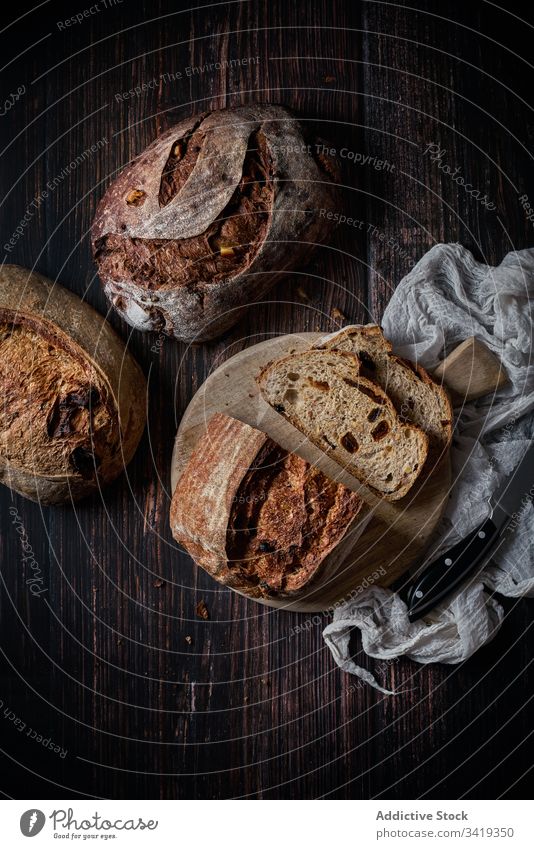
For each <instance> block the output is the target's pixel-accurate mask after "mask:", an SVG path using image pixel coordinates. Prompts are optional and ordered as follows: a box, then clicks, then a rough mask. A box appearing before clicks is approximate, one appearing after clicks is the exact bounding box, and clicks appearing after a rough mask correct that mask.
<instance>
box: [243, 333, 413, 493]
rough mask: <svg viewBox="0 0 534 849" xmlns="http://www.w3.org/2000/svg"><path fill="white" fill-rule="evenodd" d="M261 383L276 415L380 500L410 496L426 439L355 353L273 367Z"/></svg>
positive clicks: (303, 356) (313, 353)
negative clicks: (366, 373)
mask: <svg viewBox="0 0 534 849" xmlns="http://www.w3.org/2000/svg"><path fill="white" fill-rule="evenodd" d="M257 380H258V383H259V386H260V389H261V392H262V394H263V397H264V398H265V399H266V400H267V401H268V403H269V404H270V405H271V406H272V407H273V408H274V409H275V410H276V411H277V412H279V413H281V414H282V415H283V416H284V417H285V418H286V419H287V420H288V421H289V422H291V424H292V425H294V427H296V428H298V430H300V431H302V433H304V434H305V435H306V436H307V437H308V439H310V440H311V442H313V443H314V444H315V445H317V446H318V447H319V448H321V449H322V450H323V451H327V452H328V453H329V454H330V455H331V456H332V457H333V458H334V459H335V460H337V462H338V463H339V464H340V465H342V466H343V467H344V468H345V469H346V470H347V471H348V472H349V473H350V474H352V475H354V477H355V478H357V479H358V480H359V481H361V482H362V483H364V484H366V486H368V487H369V488H370V489H372V490H373V491H374V492H376V493H377V494H378V495H380V496H383V497H384V498H385V499H386V500H388V501H396V500H397V499H399V498H402V497H403V496H404V495H406V493H407V492H408V491H409V490H410V489H411V487H412V486H413V484H414V482H415V480H416V479H417V477H418V475H419V474H420V472H421V469H422V468H423V465H424V463H425V460H426V456H427V451H428V438H427V436H426V434H425V433H423V431H422V430H421V429H420V428H418V427H415V426H414V425H412V424H405V423H403V422H402V420H401V418H400V417H399V415H398V414H397V411H396V410H395V407H394V406H393V404H392V403H391V401H390V400H389V398H388V396H387V395H386V393H385V392H384V391H383V390H382V389H381V388H380V387H379V386H378V385H377V384H376V383H374V382H372V381H370V380H368V379H367V378H366V377H364V376H363V375H362V374H361V372H360V361H359V359H358V357H357V356H356V355H355V354H352V353H349V352H347V351H336V350H332V351H330V350H324V351H323V350H313V349H311V350H309V351H302V352H300V353H296V354H291V355H290V356H287V357H284V358H283V359H281V360H277V361H276V362H273V363H270V364H269V365H267V366H266V367H265V368H264V369H263V370H262V371H261V373H260V374H259V376H258V378H257Z"/></svg>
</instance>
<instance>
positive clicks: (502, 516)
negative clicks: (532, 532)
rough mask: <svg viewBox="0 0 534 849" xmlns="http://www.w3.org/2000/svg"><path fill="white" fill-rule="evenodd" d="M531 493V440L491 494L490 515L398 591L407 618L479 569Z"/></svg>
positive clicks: (533, 452) (533, 466)
mask: <svg viewBox="0 0 534 849" xmlns="http://www.w3.org/2000/svg"><path fill="white" fill-rule="evenodd" d="M533 495H534V443H531V444H530V447H529V448H528V449H527V451H526V453H525V455H524V456H523V458H522V460H521V461H520V463H519V465H518V466H516V468H515V469H514V471H513V472H512V474H511V475H510V476H509V477H507V478H506V480H505V481H504V483H503V484H502V485H501V486H500V487H499V488H498V489H497V490H496V491H495V492H494V494H493V495H492V497H491V498H490V506H491V513H490V516H489V517H488V518H487V519H486V520H485V521H484V522H482V524H481V525H479V526H478V528H475V530H474V531H472V532H471V533H470V534H468V536H466V537H465V539H463V540H461V542H459V543H457V544H456V545H455V546H453V547H452V548H450V549H449V550H448V551H446V552H445V553H444V554H442V555H441V556H440V557H438V558H437V560H434V561H433V562H432V563H431V564H430V565H429V566H428V567H427V568H426V569H425V570H424V571H423V572H422V573H421V574H420V575H419V576H418V577H416V578H415V579H414V580H413V581H412V582H411V583H410V584H409V585H408V587H407V588H406V589H405V590H404V591H402V592H401V596H402V597H403V598H404V600H405V602H406V604H407V606H408V617H409V619H410V622H415V621H416V620H417V619H420V618H421V616H424V615H425V613H428V612H429V611H430V610H432V609H433V608H434V607H435V606H436V605H437V604H438V602H440V601H442V599H444V598H445V597H446V596H448V595H449V594H450V593H451V592H452V591H453V590H454V589H456V587H457V586H458V585H459V584H461V583H462V581H464V580H465V578H467V577H468V575H470V574H471V573H472V572H474V571H475V570H476V569H481V568H482V566H484V565H485V564H486V563H487V561H488V560H489V559H490V557H491V556H492V555H493V554H494V553H495V551H496V550H497V549H498V548H499V547H500V546H501V545H502V544H503V542H504V541H505V539H506V536H505V535H504V532H505V530H506V528H507V527H508V526H509V525H510V523H511V522H512V520H513V519H517V517H518V515H519V512H520V511H521V509H522V508H523V507H524V506H525V505H526V504H527V503H528V501H529V499H530V498H532V496H533Z"/></svg>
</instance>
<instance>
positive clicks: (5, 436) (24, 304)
mask: <svg viewBox="0 0 534 849" xmlns="http://www.w3.org/2000/svg"><path fill="white" fill-rule="evenodd" d="M0 323H1V326H2V338H1V343H0V344H1V345H2V360H3V361H2V363H1V364H0V369H1V372H2V382H3V396H4V397H3V410H2V416H1V423H2V445H3V448H2V449H0V480H1V481H2V483H5V484H7V485H8V486H10V487H11V488H12V489H14V490H15V491H16V492H19V493H20V494H21V495H24V496H25V497H27V498H30V499H32V500H34V501H39V502H41V503H43V504H58V503H63V502H68V501H71V500H78V499H79V498H83V497H84V496H86V495H88V494H90V493H91V492H94V491H95V490H96V489H98V487H99V486H100V485H102V484H107V483H109V482H110V481H112V480H113V479H114V478H116V477H117V476H118V475H119V474H120V472H121V471H122V470H123V468H124V467H125V465H126V464H127V463H129V461H130V460H131V458H132V456H133V454H134V452H135V449H136V447H137V444H138V442H139V440H140V438H141V435H142V432H143V430H144V426H145V420H146V414H145V403H146V401H145V394H146V383H145V379H144V375H143V373H142V371H141V369H140V368H139V366H138V365H137V363H136V362H135V360H134V359H133V357H132V356H131V355H130V354H129V353H128V351H127V350H126V349H125V347H124V344H123V342H122V341H121V339H120V338H119V337H118V336H117V335H116V334H115V332H114V331H113V329H112V328H111V326H110V325H109V324H108V323H107V322H106V320H105V319H104V318H103V317H102V316H101V315H99V313H97V312H96V311H95V310H93V309H92V308H91V307H90V306H89V305H88V304H86V303H84V302H83V301H81V300H80V298H78V297H77V296H76V295H74V294H73V293H72V292H69V291H68V290H67V289H64V288H63V287H62V286H60V285H59V284H57V283H53V282H52V281H51V280H48V279H47V278H46V277H43V276H42V275H41V274H38V273H37V272H32V271H29V270H27V269H24V268H21V267H19V266H14V265H5V266H3V268H1V269H0Z"/></svg>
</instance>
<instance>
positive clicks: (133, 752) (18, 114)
mask: <svg viewBox="0 0 534 849" xmlns="http://www.w3.org/2000/svg"><path fill="white" fill-rule="evenodd" d="M194 2H195V0H193V3H194ZM97 5H98V8H97V11H96V12H94V13H92V14H88V16H87V17H86V18H84V19H83V20H82V22H80V23H74V24H72V25H71V26H70V27H66V26H65V25H64V23H63V22H64V21H65V19H66V18H68V17H70V16H72V15H73V14H75V13H76V12H77V11H80V10H82V11H83V3H79V4H72V3H69V4H66V3H65V4H61V3H54V2H47V3H44V4H42V5H41V7H40V8H39V9H38V10H37V11H35V12H33V13H30V14H28V15H26V16H25V17H23V18H22V19H20V20H18V22H16V23H14V24H13V25H12V26H11V27H10V28H8V29H5V30H4V31H3V35H2V38H3V39H4V43H3V50H2V58H3V64H4V63H5V62H9V65H8V67H7V68H6V70H5V71H4V74H3V78H4V92H5V95H3V96H2V99H3V98H4V96H5V97H8V95H9V94H10V93H14V92H16V91H17V89H19V87H22V86H24V87H25V91H24V92H23V93H22V94H20V96H19V98H18V100H17V101H16V103H15V104H14V105H13V107H12V108H11V109H10V110H9V111H8V112H6V114H4V115H3V116H2V117H1V118H0V131H1V132H2V149H3V151H4V152H3V156H2V168H1V192H0V196H1V199H2V216H1V228H2V237H1V244H2V245H3V244H4V243H5V242H6V241H7V240H8V239H9V238H10V237H11V234H12V233H13V231H14V230H15V228H16V227H17V225H18V223H19V222H20V221H21V219H22V218H23V216H24V215H25V213H26V211H27V210H30V216H29V221H28V223H27V226H25V227H24V233H23V235H22V237H21V238H20V239H19V240H18V242H17V244H16V248H15V249H14V250H12V251H10V252H9V253H5V258H4V261H6V262H16V263H19V264H21V265H25V266H29V267H33V266H35V267H36V268H37V269H38V270H39V271H41V272H44V273H45V274H47V275H48V276H50V277H52V278H54V279H57V280H59V281H60V282H61V283H63V284H64V285H66V286H68V287H69V288H71V289H72V290H74V291H76V292H77V293H79V294H80V295H84V296H85V297H86V299H87V301H88V302H89V303H91V304H93V305H94V306H96V307H97V308H98V309H100V310H101V311H105V310H106V305H105V301H104V299H103V296H102V293H101V291H100V288H99V283H98V280H97V279H96V277H95V268H94V266H93V264H92V262H91V258H90V249H89V238H88V229H89V226H90V223H91V219H92V216H93V214H94V210H95V205H96V203H97V201H98V199H99V197H100V196H101V195H102V193H103V190H104V188H105V186H106V185H107V184H108V183H109V181H110V179H111V177H112V176H113V174H115V173H116V171H117V170H118V169H120V168H121V167H122V166H123V165H124V164H125V163H127V162H128V160H129V159H130V158H131V157H132V156H133V155H134V154H136V153H138V152H140V151H141V150H142V149H143V147H144V146H145V145H146V144H147V143H148V142H150V141H151V140H152V139H154V138H155V136H156V135H157V134H158V133H161V132H162V131H163V130H165V129H166V128H167V127H168V126H169V125H171V124H172V123H173V122H174V121H176V120H178V119H180V118H182V117H183V116H186V115H189V114H190V113H192V112H194V111H197V110H198V111H200V110H205V109H212V108H217V107H224V106H229V105H235V104H240V103H249V102H254V101H256V100H259V99H265V100H270V101H273V102H275V103H283V104H287V105H288V106H290V107H293V108H294V109H296V110H297V111H298V113H299V114H300V115H301V116H302V118H303V120H305V121H307V122H311V123H312V125H313V126H314V127H316V128H317V129H318V130H319V131H320V133H321V135H323V136H325V137H326V138H328V139H329V140H331V141H332V144H333V145H334V146H335V147H337V149H338V150H339V151H341V150H342V149H344V150H345V151H346V153H345V154H344V155H343V158H342V165H343V168H344V183H345V186H346V188H345V196H346V204H347V207H348V209H349V210H350V213H349V214H350V215H352V216H353V217H354V218H356V219H358V221H360V222H361V225H357V226H352V227H347V226H341V227H340V228H339V229H338V231H337V233H336V235H335V238H334V240H333V242H332V244H331V245H329V246H325V247H323V248H321V249H320V250H319V252H318V253H317V254H316V255H315V256H314V258H313V260H312V261H311V262H310V265H309V266H308V267H307V268H305V269H302V270H301V271H300V272H299V273H295V274H291V275H288V277H287V279H286V280H285V281H284V282H283V283H281V284H280V285H279V286H278V288H277V289H276V290H275V291H274V292H273V293H272V299H271V301H270V302H269V303H268V304H261V305H258V306H257V307H254V308H253V309H252V310H251V311H250V313H249V315H248V317H247V319H246V321H243V322H241V323H240V324H239V325H238V326H237V327H235V328H234V330H233V331H232V332H231V333H229V334H228V335H227V336H226V337H225V338H223V339H221V340H219V341H218V342H216V343H213V344H210V345H205V346H203V347H198V348H195V349H193V350H186V347H185V346H184V345H181V344H179V343H174V342H173V341H171V340H167V341H166V342H165V344H164V345H163V346H162V347H161V349H160V348H159V347H157V346H156V348H155V349H153V348H152V346H153V345H154V342H155V338H154V337H150V336H147V335H143V334H140V333H137V332H130V329H129V328H128V327H126V326H125V325H123V324H121V322H120V321H119V320H118V319H117V317H116V316H114V315H111V316H110V320H111V322H112V323H113V325H114V326H115V327H116V328H117V329H118V331H119V332H120V333H121V334H122V336H123V337H124V338H128V341H129V345H130V347H131V349H132V351H133V352H134V354H135V355H136V356H137V358H138V359H139V361H140V363H141V364H142V365H143V367H144V370H145V372H146V374H147V375H148V376H149V383H150V416H149V427H148V430H147V432H146V434H145V437H144V439H143V441H142V444H141V446H140V448H139V451H138V452H137V455H136V457H135V459H134V461H133V462H132V464H131V465H130V467H129V468H128V471H127V475H125V476H123V477H122V478H121V479H120V480H118V481H117V482H116V484H115V485H113V486H112V487H111V488H110V489H109V490H107V491H106V494H105V502H104V503H102V502H101V501H100V500H99V499H98V498H94V499H92V500H89V501H86V502H83V503H81V504H79V505H77V506H76V509H72V508H69V507H65V508H56V509H46V508H42V509H41V508H40V507H39V506H37V505H35V504H32V503H30V502H28V501H25V500H24V499H22V498H20V497H18V496H16V495H11V493H10V492H9V490H7V489H2V492H1V512H0V516H1V521H2V535H1V578H2V581H1V635H2V644H1V665H0V670H1V672H0V674H1V679H0V700H1V701H2V705H1V710H0V731H1V734H2V744H1V746H2V751H3V754H2V771H1V776H2V778H1V781H0V789H1V791H2V793H3V794H4V795H5V796H12V797H17V798H28V799H32V798H49V799H53V798H69V797H77V796H80V797H83V796H97V797H103V798H108V797H118V798H147V797H148V798H158V797H162V798H192V797H197V798H198V797H199V798H228V797H242V796H247V797H253V798H254V797H262V798H272V797H291V798H299V797H300V798H313V797H319V796H327V797H329V798H345V797H349V798H356V799H358V798H369V797H375V796H378V797H380V796H382V797H386V798H387V797H389V798H392V797H397V798H416V797H425V798H440V797H441V798H457V797H460V796H467V797H472V798H477V797H478V798H484V797H489V798H493V797H496V796H500V795H503V796H507V797H511V798H518V797H519V798H520V797H521V796H522V795H523V794H525V793H527V792H529V791H528V787H529V785H530V786H531V781H532V773H531V772H529V770H530V769H531V767H532V762H533V759H532V747H531V745H530V740H531V738H530V735H531V734H532V707H531V701H530V700H531V698H532V692H533V688H532V685H533V680H534V674H533V670H532V666H531V660H532V655H533V651H532V638H531V633H532V632H531V630H529V628H530V625H531V618H532V603H531V602H528V601H516V602H510V601H508V602H505V608H506V613H507V615H506V617H505V621H504V624H503V627H502V630H501V632H500V634H499V635H498V637H497V638H496V639H495V640H494V642H493V643H491V644H490V645H489V646H488V647H486V648H485V649H484V650H482V651H480V652H479V653H478V654H477V655H476V656H475V657H473V658H472V659H471V660H470V661H469V662H467V663H464V664H462V665H461V666H459V667H445V666H437V665H431V666H428V667H422V666H418V665H416V664H414V663H411V662H409V661H406V660H405V659H402V660H400V661H396V662H393V663H391V664H389V665H388V666H387V667H385V666H383V665H382V666H380V664H379V665H378V669H377V675H378V677H379V679H380V680H381V681H382V682H385V683H388V684H390V685H393V686H396V687H401V688H402V686H403V683H404V687H407V688H408V692H405V693H404V694H403V695H401V696H398V697H394V698H391V697H384V696H382V695H380V694H378V693H376V692H374V691H372V690H370V689H367V688H365V687H364V686H359V685H358V682H357V681H356V679H351V678H350V677H349V676H347V675H345V674H342V673H341V672H340V671H339V670H338V669H337V667H336V666H335V664H334V661H333V659H332V657H331V656H330V654H329V652H328V651H327V649H326V648H325V646H324V644H323V641H322V637H321V630H322V625H323V621H324V623H325V624H326V622H327V621H328V617H326V616H324V617H320V619H321V621H320V622H319V624H313V623H312V624H311V626H310V627H309V628H308V629H303V630H301V631H300V633H294V632H293V633H292V629H293V628H294V626H295V625H297V624H301V625H302V623H303V622H304V621H305V618H306V617H304V616H300V615H298V614H290V613H284V612H278V611H277V612H274V611H271V610H267V609H264V608H262V607H260V606H257V605H256V604H254V603H252V602H248V601H246V600H244V599H243V598H240V597H238V596H236V595H234V594H233V593H232V592H230V591H228V590H226V589H224V588H222V587H219V586H218V585H216V584H215V583H214V582H212V581H211V580H210V578H208V577H207V576H206V575H205V574H204V573H203V572H202V571H200V570H198V569H196V568H195V567H194V566H193V564H192V563H191V561H190V560H189V559H188V558H187V557H186V556H184V555H181V554H180V553H179V552H178V550H177V548H176V546H175V545H174V544H173V542H172V539H171V537H170V534H169V529H168V523H167V515H168V509H169V498H170V492H169V485H170V484H169V463H170V457H171V451H172V444H173V437H174V433H175V430H176V425H177V422H178V420H179V419H180V416H181V415H182V413H183V411H184V409H185V407H186V405H187V403H188V401H189V399H190V398H191V395H192V393H194V391H195V390H196V389H197V388H198V387H199V386H200V384H201V383H202V381H203V380H204V379H205V377H206V376H207V375H208V374H209V372H210V369H211V368H212V365H213V363H214V362H216V361H220V360H221V358H224V357H226V356H228V355H229V354H231V353H234V352H235V351H237V350H239V349H240V348H242V347H244V346H246V345H248V344H251V343H253V342H254V341H258V340H260V339H262V338H264V335H265V334H272V333H286V332H288V331H295V330H302V331H303V330H313V329H316V328H317V329H323V330H331V329H334V328H335V326H336V325H337V323H338V321H339V319H338V318H337V319H336V315H337V314H336V312H335V311H334V312H333V313H332V311H333V310H335V308H337V309H338V310H340V311H341V312H342V313H343V314H344V316H346V317H347V319H350V320H352V321H357V322H365V321H370V320H372V321H377V320H380V316H381V314H382V311H383V309H384V307H385V305H386V304H387V302H388V299H389V296H390V293H391V291H392V289H393V288H394V287H395V285H396V284H397V283H398V282H399V280H400V279H401V277H402V276H403V274H404V273H406V272H407V271H408V270H409V269H410V267H411V266H412V265H413V263H414V262H415V261H416V260H417V259H418V258H419V257H421V255H422V254H423V253H424V252H425V250H427V249H428V248H429V247H430V246H431V245H433V244H435V243H436V242H440V241H459V242H461V243H462V244H464V245H466V246H468V247H469V248H470V249H472V250H473V252H474V253H475V255H476V256H477V257H478V258H482V259H485V260H486V261H488V262H494V263H497V262H499V261H500V260H501V258H502V257H503V255H504V254H505V253H507V252H508V251H510V250H514V249H516V248H517V249H520V248H524V247H528V246H530V245H532V244H533V242H534V230H533V229H532V227H533V225H532V224H531V223H529V221H528V220H527V218H526V215H525V211H524V210H523V208H522V205H521V201H520V197H521V196H522V195H523V194H525V193H526V194H527V195H528V196H529V198H530V202H531V203H533V204H534V179H533V170H532V157H531V153H530V151H531V148H532V140H533V131H534V121H533V113H532V87H533V86H532V83H533V74H532V65H531V64H529V61H528V60H529V59H530V58H531V50H530V46H531V42H532V33H533V29H532V26H531V23H532V22H534V15H533V13H532V12H530V15H531V21H530V22H526V21H521V20H519V19H518V18H514V17H513V16H512V14H511V12H510V11H509V12H503V11H500V10H499V9H498V8H497V7H496V6H495V5H494V4H492V3H488V2H483V0H478V2H470V3H467V2H448V3H440V2H437V0H436V2H432V0H409V2H407V3H404V2H400V3H399V2H396V3H388V2H375V0H370V2H355V0H310V2H304V0H301V2H288V0H270V2H264V0H262V1H261V2H260V0H251V1H250V2H246V0H237V2H228V3H216V4H214V5H205V6H202V7H200V6H199V8H198V9H196V8H195V9H194V10H193V11H185V12H181V11H180V9H179V6H177V5H176V4H175V3H173V2H163V0H152V1H151V2H144V3H139V2H133V0H123V2H122V3H119V2H118V0H116V2H115V3H113V2H111V0H107V8H106V4H104V3H103V2H102V0H101V2H100V3H99V4H97ZM75 6H76V7H77V6H80V10H78V9H77V8H75ZM89 6H90V4H89V3H87V7H89ZM507 6H508V9H509V10H513V9H514V6H513V4H512V6H510V4H507ZM515 11H516V12H517V14H521V12H520V7H519V6H517V9H516V10H515ZM22 12H23V9H22V8H21V7H20V6H17V7H16V8H15V7H9V9H8V10H7V15H8V16H12V17H16V16H19V15H21V14H22ZM5 14H6V13H5ZM5 14H4V19H3V25H4V26H7V23H8V20H7V19H6V17H5ZM524 15H525V13H523V14H522V17H523V18H524ZM23 51H26V52H23ZM245 59H246V60H247V61H246V62H245V61H243V60H245ZM193 69H194V70H193ZM135 86H141V88H142V90H141V94H140V95H139V96H137V95H134V96H130V97H125V96H124V95H123V93H124V92H127V91H128V90H129V89H132V88H134V87H135ZM428 145H437V146H438V148H437V149H438V150H440V151H444V153H443V154H442V155H441V158H440V159H439V160H436V161H432V159H431V157H430V156H429V154H428V153H425V151H426V150H427V148H428ZM92 146H96V150H95V151H94V152H91V148H92ZM87 151H89V153H86V152H87ZM350 152H352V153H353V154H354V155H355V156H356V159H350V158H349V156H350ZM357 155H359V156H357ZM364 155H368V157H370V159H368V160H367V164H362V159H363V156H364ZM80 156H82V158H81V160H80V159H79V157H80ZM77 158H78V161H77V162H76V164H75V165H74V166H73V165H72V163H73V162H74V161H75V160H77ZM380 163H382V164H380ZM440 163H441V165H444V164H447V165H449V166H450V169H451V170H452V172H455V169H459V170H458V171H456V172H455V173H456V175H458V174H461V175H464V176H465V178H466V180H468V181H469V182H470V183H471V184H472V185H473V187H475V188H476V189H479V190H480V192H481V194H482V195H485V194H487V197H488V200H489V201H490V202H491V203H492V204H494V205H495V208H493V209H491V208H488V207H487V206H484V205H483V204H482V203H481V202H480V201H477V200H476V199H475V198H473V197H472V196H469V195H468V194H467V192H466V191H465V189H464V188H462V187H461V186H460V185H459V184H458V181H456V180H454V179H453V178H452V176H451V174H450V172H449V173H446V169H445V168H444V167H440ZM50 182H52V184H53V186H54V188H53V190H51V191H50V192H49V194H48V197H47V198H46V199H43V198H42V195H41V192H42V191H43V190H44V189H45V187H46V184H47V183H50ZM36 199H37V200H36ZM32 202H33V206H32ZM11 506H15V507H16V509H17V510H18V512H19V514H20V516H21V518H22V521H23V523H24V526H25V528H26V531H27V534H28V538H29V540H30V542H31V546H32V548H33V551H34V554H35V557H36V559H37V560H38V562H39V564H40V565H41V567H42V570H43V573H44V575H45V576H46V581H47V585H48V588H49V590H48V593H47V594H46V595H45V596H43V597H41V598H32V597H31V595H30V594H29V593H28V590H27V587H26V585H25V578H26V575H25V566H24V563H23V561H22V552H21V548H20V541H19V537H18V535H17V533H16V531H15V528H14V526H13V524H12V520H11V516H10V514H9V513H8V510H9V508H10V507H11ZM200 599H204V601H205V603H206V605H207V607H208V609H209V613H210V619H209V621H203V620H201V619H199V618H198V617H197V615H196V613H195V607H196V605H197V603H198V601H199V600H200ZM529 635H530V636H529ZM188 637H190V638H191V641H188V640H187V639H186V638H188ZM354 650H355V655H356V658H357V660H358V662H361V663H363V664H364V665H368V666H369V667H370V668H376V667H375V665H374V663H373V661H371V660H370V659H369V658H367V657H366V656H365V655H364V654H363V652H362V651H361V646H360V644H359V642H358V640H356V641H355V645H354ZM529 714H530V715H529ZM17 719H18V720H20V721H19V722H18V723H17V721H16V720H17ZM23 723H25V726H26V727H25V729H24V728H23V727H22V724H23ZM30 728H32V729H34V730H35V731H36V732H37V733H39V734H40V735H42V737H43V739H44V740H45V741H46V740H47V739H48V738H51V740H52V744H57V745H59V746H61V747H62V748H63V749H64V750H66V754H64V756H62V754H61V753H56V752H54V751H53V750H51V749H48V748H46V747H45V746H44V745H43V744H42V743H39V742H38V741H37V740H35V739H32V735H31V734H29V735H28V729H30ZM33 736H35V735H33Z"/></svg>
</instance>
